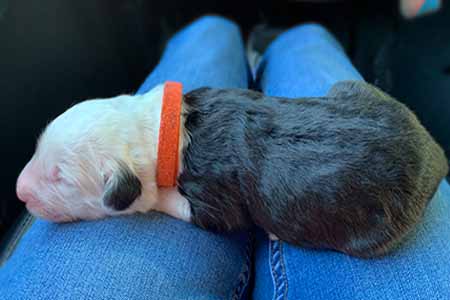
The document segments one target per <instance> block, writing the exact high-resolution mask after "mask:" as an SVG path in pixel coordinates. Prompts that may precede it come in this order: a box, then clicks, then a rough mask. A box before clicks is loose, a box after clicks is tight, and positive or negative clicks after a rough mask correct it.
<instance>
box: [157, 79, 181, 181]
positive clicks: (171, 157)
mask: <svg viewBox="0 0 450 300" xmlns="http://www.w3.org/2000/svg"><path fill="white" fill-rule="evenodd" d="M182 99H183V85H182V84H181V83H179V82H171V81H167V82H166V83H165V85H164V95H163V100H162V108H161V123H160V125H159V138H158V159H157V163H156V183H157V184H158V187H173V186H176V181H177V176H178V157H179V152H178V150H179V145H180V122H181V100H182Z"/></svg>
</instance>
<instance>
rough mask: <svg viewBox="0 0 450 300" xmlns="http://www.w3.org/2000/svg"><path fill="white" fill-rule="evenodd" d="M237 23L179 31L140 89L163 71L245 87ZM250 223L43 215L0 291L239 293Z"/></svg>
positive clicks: (113, 295) (64, 295) (0, 277)
mask: <svg viewBox="0 0 450 300" xmlns="http://www.w3.org/2000/svg"><path fill="white" fill-rule="evenodd" d="M246 68H247V65H246V60H245V55H244V48H243V44H242V40H241V36H240V32H239V29H238V27H237V26H236V25H235V24H234V23H232V22H230V21H227V20H225V19H222V18H219V17H204V18H201V19H199V20H197V21H196V22H194V23H192V24H191V25H189V26H188V27H187V28H186V29H184V30H182V31H181V32H180V33H178V34H177V35H175V36H174V38H172V39H171V40H170V41H169V43H168V46H167V48H166V51H165V53H164V55H163V57H162V59H161V62H160V64H159V65H158V66H157V67H156V69H155V70H154V71H153V72H152V74H151V75H150V76H149V77H148V78H147V80H146V81H145V83H144V84H143V85H142V87H141V88H140V89H139V91H138V93H145V92H147V91H149V90H150V89H151V88H153V87H154V86H156V85H158V84H160V83H163V82H164V81H166V80H177V81H181V82H182V83H183V84H184V88H185V89H184V91H189V90H191V89H194V88H197V87H201V86H214V87H241V88H245V87H247V83H248V73H247V69H246ZM250 246H251V242H250V239H249V235H248V234H247V233H245V232H243V233H236V234H233V235H231V234H230V235H218V234H213V233H210V232H207V231H203V230H200V229H199V228H197V227H195V226H193V225H191V224H188V223H185V222H182V221H178V220H176V219H173V218H171V217H168V216H166V215H163V214H159V213H155V212H153V213H148V214H146V215H133V216H126V217H119V218H110V219H105V220H99V221H91V222H78V223H70V224H53V223H49V222H46V221H42V220H38V221H36V222H35V223H34V224H33V225H32V226H31V228H30V229H29V231H28V232H27V233H26V234H25V235H24V237H23V238H22V240H21V242H20V243H19V245H18V248H17V249H16V251H15V252H14V253H13V255H12V256H11V257H10V259H9V260H8V261H7V262H6V263H5V265H4V266H3V267H2V268H1V269H0V298H1V299H170V300H173V299H240V296H241V295H242V294H243V291H244V289H245V287H246V285H247V282H248V279H249V278H248V277H249V252H250V250H249V247H250Z"/></svg>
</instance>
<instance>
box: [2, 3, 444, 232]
mask: <svg viewBox="0 0 450 300" xmlns="http://www.w3.org/2000/svg"><path fill="white" fill-rule="evenodd" d="M374 2H376V3H374ZM369 3H370V4H369ZM205 13H215V14H221V15H224V16H227V17H229V18H231V19H233V20H235V21H236V22H238V23H239V24H240V25H241V27H242V31H243V34H244V37H247V35H248V33H249V32H250V30H251V28H252V27H253V26H254V25H256V24H258V23H265V24H268V25H270V26H275V27H280V28H286V27H289V26H292V25H295V24H297V23H300V22H304V21H316V22H320V23H323V24H325V25H326V26H327V27H328V28H329V29H330V30H331V31H333V32H334V33H335V34H336V35H337V37H338V38H339V39H340V40H341V42H342V43H343V44H344V45H345V47H346V49H347V51H348V53H349V55H350V56H351V58H352V60H353V61H354V63H355V65H356V66H357V68H358V69H359V70H360V71H361V73H362V74H363V76H364V77H365V78H366V79H367V81H369V82H372V83H376V84H377V85H379V86H380V87H382V88H383V89H384V90H386V91H387V92H389V93H391V94H393V95H394V96H396V97H397V98H398V99H399V100H401V101H403V102H404V103H406V104H407V105H408V106H409V107H410V108H411V109H413V110H414V111H415V112H416V113H417V114H418V116H419V118H420V119H421V121H422V122H423V123H424V125H425V126H426V127H427V128H428V129H429V130H430V131H431V133H432V134H433V135H434V136H435V138H436V139H437V140H438V141H439V142H440V143H441V145H442V146H443V147H444V148H445V150H446V152H447V156H448V157H450V134H449V131H448V128H449V127H450V103H449V101H450V100H449V97H450V10H449V7H448V6H445V7H444V9H443V10H441V11H440V12H439V13H437V14H434V15H431V16H427V17H422V18H419V19H416V20H414V21H405V20H403V19H402V18H401V17H400V16H399V15H398V9H397V1H367V2H365V1H341V2H331V3H315V4H313V3H305V2H299V1H239V2H234V1H172V0H165V1H144V0H134V1H130V0H90V1H77V0H39V1H38V0H17V1H5V0H0V99H1V104H2V106H1V109H0V111H1V118H0V119H1V121H2V124H1V125H2V126H1V127H0V130H1V141H2V147H1V149H2V155H1V156H0V157H1V158H2V164H1V166H2V172H1V176H2V178H1V181H0V182H1V183H0V188H1V189H0V239H1V237H2V236H4V234H5V233H6V232H7V231H8V229H9V230H10V231H11V228H12V227H13V224H14V222H16V220H17V219H18V216H19V214H20V213H21V211H22V210H23V205H22V204H21V203H19V201H18V200H17V198H16V196H15V181H16V179H17V176H18V175H19V173H20V171H21V169H22V168H23V166H24V165H25V164H26V162H27V161H28V160H29V158H31V156H32V154H33V151H34V146H35V141H36V138H37V137H38V135H39V133H40V132H41V130H42V129H43V128H44V127H45V125H46V124H47V123H48V122H49V121H50V120H52V119H53V118H55V117H56V116H57V115H59V114H60V113H62V112H63V111H64V110H65V109H67V108H68V107H69V106H71V105H72V104H73V103H76V102H78V101H81V100H83V99H87V98H94V97H111V96H115V95H117V94H121V93H133V92H134V91H135V90H136V89H137V88H138V86H139V85H140V84H141V83H142V82H143V80H144V78H145V77H146V75H147V74H148V73H149V72H150V71H151V70H152V68H153V67H154V66H155V64H156V63H157V62H158V58H159V56H160V54H161V51H162V50H163V47H164V44H165V41H166V40H167V39H168V38H169V37H170V35H171V34H173V33H174V32H175V31H176V30H178V29H180V28H181V27H182V26H183V25H185V24H186V23H188V22H189V21H192V20H193V19H194V18H195V17H198V16H200V15H203V14H205Z"/></svg>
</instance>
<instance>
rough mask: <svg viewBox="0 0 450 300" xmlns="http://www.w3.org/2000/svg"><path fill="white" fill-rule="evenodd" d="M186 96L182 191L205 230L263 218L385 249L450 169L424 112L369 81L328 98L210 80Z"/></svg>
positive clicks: (269, 223)
mask: <svg viewBox="0 0 450 300" xmlns="http://www.w3.org/2000/svg"><path fill="white" fill-rule="evenodd" d="M184 101H185V103H186V105H187V108H188V112H187V114H186V121H185V128H186V130H187V132H189V134H190V137H191V142H190V144H189V145H188V147H187V148H186V149H185V150H184V153H183V154H184V161H183V164H184V168H183V171H182V173H181V174H180V176H179V178H178V184H179V190H180V192H181V194H182V195H184V196H185V197H186V198H187V199H188V201H189V202H190V205H191V212H192V220H193V222H194V223H196V224H197V225H199V226H201V227H203V228H206V229H210V230H217V231H229V230H237V229H242V228H246V227H248V226H250V225H251V224H256V225H258V226H260V227H262V228H264V229H265V230H266V231H267V232H270V233H273V234H275V235H276V236H278V237H279V238H280V239H281V240H284V241H287V242H289V243H292V244H295V245H300V246H307V247H315V248H328V249H335V250H338V251H342V252H345V253H348V254H350V255H355V256H360V257H371V256H377V255H382V254H384V253H386V252H387V251H388V250H390V249H392V248H393V246H395V244H397V242H398V241H400V240H401V238H402V237H404V236H405V234H407V233H408V232H409V231H410V229H411V228H412V227H413V226H414V225H415V224H416V223H417V222H418V221H419V220H420V218H421V216H422V215H423V212H424V209H425V207H426V205H427V203H428V201H429V200H430V198H431V197H432V195H433V194H434V192H435V191H436V189H437V187H438V184H439V182H440V180H441V179H442V178H443V177H444V176H445V174H446V173H447V171H448V166H447V160H446V158H445V156H444V153H443V151H442V149H441V148H440V147H439V146H438V145H437V144H436V142H435V141H434V140H433V138H432V137H431V136H430V135H429V134H428V132H427V131H426V130H425V129H424V128H423V127H422V125H420V123H419V122H418V120H417V119H416V117H415V116H414V114H413V113H412V112H411V111H410V110H409V109H407V108H406V107H405V106H404V105H402V104H400V103H399V102H397V101H395V100H394V99H392V98H391V97H389V96H388V95H387V94H385V93H383V92H381V91H380V90H378V89H376V88H374V87H373V86H371V85H369V84H366V83H363V82H341V83H338V84H336V85H335V86H334V87H333V88H332V89H331V90H330V92H329V94H328V95H327V96H326V97H323V98H307V99H283V98H274V97H267V96H264V95H263V94H261V93H258V92H253V91H248V90H240V89H232V90H219V89H209V88H202V89H198V90H195V91H192V92H190V93H188V94H186V95H185V99H184Z"/></svg>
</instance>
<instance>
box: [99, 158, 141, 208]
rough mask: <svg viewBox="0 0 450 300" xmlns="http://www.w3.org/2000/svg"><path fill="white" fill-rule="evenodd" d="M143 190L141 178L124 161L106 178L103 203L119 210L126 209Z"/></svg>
mask: <svg viewBox="0 0 450 300" xmlns="http://www.w3.org/2000/svg"><path fill="white" fill-rule="evenodd" d="M141 192H142V184H141V182H140V180H139V178H138V177H137V176H136V175H135V174H134V173H133V171H132V170H131V169H130V168H129V167H128V166H127V165H126V164H125V163H124V162H119V163H118V168H117V169H116V170H115V171H114V172H113V173H112V174H111V175H110V176H109V178H107V179H106V184H105V192H104V194H103V203H104V204H105V206H107V207H109V208H112V209H114V210H117V211H121V210H125V209H127V208H128V207H130V205H131V204H132V203H133V202H134V200H136V199H137V198H138V197H139V196H140V195H141Z"/></svg>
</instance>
